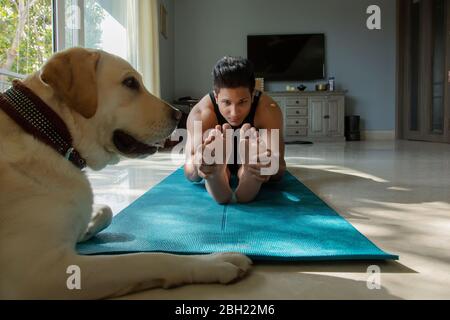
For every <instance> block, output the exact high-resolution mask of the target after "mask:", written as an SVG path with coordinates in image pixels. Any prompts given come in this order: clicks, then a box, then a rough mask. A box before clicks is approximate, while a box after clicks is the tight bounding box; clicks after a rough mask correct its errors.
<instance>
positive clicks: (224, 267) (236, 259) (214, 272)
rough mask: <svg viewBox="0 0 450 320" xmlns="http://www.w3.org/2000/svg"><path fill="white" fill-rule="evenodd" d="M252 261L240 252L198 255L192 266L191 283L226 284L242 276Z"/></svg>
mask: <svg viewBox="0 0 450 320" xmlns="http://www.w3.org/2000/svg"><path fill="white" fill-rule="evenodd" d="M251 264H252V261H251V260H250V259H249V258H248V257H247V256H245V255H243V254H240V253H214V254H210V255H205V256H200V259H199V261H198V263H196V264H195V265H194V266H193V270H192V274H191V275H192V282H193V283H222V284H227V283H231V282H233V281H236V280H239V279H241V278H242V277H244V276H245V275H246V274H247V272H248V271H249V270H250V267H251Z"/></svg>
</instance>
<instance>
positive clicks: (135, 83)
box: [122, 77, 140, 90]
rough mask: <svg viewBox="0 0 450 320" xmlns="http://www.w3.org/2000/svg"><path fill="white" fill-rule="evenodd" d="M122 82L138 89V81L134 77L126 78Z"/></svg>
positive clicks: (126, 85)
mask: <svg viewBox="0 0 450 320" xmlns="http://www.w3.org/2000/svg"><path fill="white" fill-rule="evenodd" d="M122 84H123V85H124V86H125V87H127V88H130V89H132V90H139V88H140V84H139V81H137V79H136V78H135V77H129V78H126V79H125V80H123V82H122Z"/></svg>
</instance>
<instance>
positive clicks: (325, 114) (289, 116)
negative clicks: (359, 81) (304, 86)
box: [267, 91, 345, 142]
mask: <svg viewBox="0 0 450 320" xmlns="http://www.w3.org/2000/svg"><path fill="white" fill-rule="evenodd" d="M267 94H268V95H269V96H271V97H272V98H273V99H274V100H275V101H276V102H277V103H278V105H279V106H280V108H281V110H282V112H283V122H284V127H283V131H284V139H285V141H286V142H295V141H345V137H344V121H345V92H342V91H334V92H328V91H325V92H317V91H313V92H308V91H306V92H267Z"/></svg>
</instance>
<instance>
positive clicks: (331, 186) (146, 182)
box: [89, 141, 450, 299]
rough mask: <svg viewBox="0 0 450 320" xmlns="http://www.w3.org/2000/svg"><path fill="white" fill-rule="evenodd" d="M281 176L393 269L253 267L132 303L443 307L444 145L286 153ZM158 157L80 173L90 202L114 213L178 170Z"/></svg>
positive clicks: (447, 148)
mask: <svg viewBox="0 0 450 320" xmlns="http://www.w3.org/2000/svg"><path fill="white" fill-rule="evenodd" d="M286 160H287V163H288V169H289V171H290V172H291V173H293V174H294V175H295V176H296V177H298V178H299V179H300V180H301V181H302V182H303V183H304V184H306V185H307V186H308V187H309V188H310V189H312V190H313V191H314V192H315V193H316V194H317V195H318V196H320V197H321V198H322V199H323V200H324V201H325V202H327V203H328V204H329V205H330V206H331V207H333V208H334V209H335V210H336V211H337V212H338V213H340V214H341V215H342V216H344V217H345V218H346V219H348V221H350V222H351V223H352V224H353V225H354V226H355V227H356V228H357V229H358V230H359V231H361V232H362V233H363V234H364V235H366V236H367V237H368V238H369V239H370V240H372V241H373V242H375V244H377V245H378V246H379V247H381V248H382V249H384V250H386V251H388V252H391V253H396V254H399V255H400V260H399V261H398V262H384V263H378V265H379V267H380V268H381V285H382V288H381V289H380V290H376V289H375V290H369V289H368V288H367V283H366V280H367V279H368V274H367V273H366V271H367V267H368V266H370V265H371V263H370V262H321V263H313V262H308V263H257V264H256V265H255V266H254V267H253V269H252V272H251V274H250V275H249V276H248V277H247V278H245V279H244V280H242V281H240V282H238V283H236V284H233V285H228V286H222V285H190V286H185V287H180V288H176V289H171V290H163V289H155V290H149V291H146V292H141V293H137V294H133V295H130V296H128V297H126V298H136V299H380V298H381V299H416V298H419V299H421V298H424V299H430V298H434V299H440V298H444V299H450V145H446V144H435V143H423V142H410V141H383V142H352V143H338V144H329V143H318V144H314V145H289V146H287V156H286ZM182 163H183V157H182V156H181V155H174V156H172V155H171V154H170V153H159V154H156V155H154V156H152V157H150V158H148V159H146V160H125V161H123V162H121V163H120V164H119V165H117V166H114V167H108V168H107V169H105V170H103V171H101V172H95V173H94V172H89V176H90V179H91V181H92V185H93V187H94V190H95V195H96V202H97V203H106V204H109V205H110V206H111V207H112V208H113V211H114V212H115V213H118V212H119V211H120V210H121V209H123V208H124V207H125V206H127V205H128V204H129V203H130V202H132V201H133V200H135V199H136V198H137V197H139V196H140V195H141V194H143V193H144V192H145V191H147V190H148V189H149V188H151V187H152V186H153V185H155V184H156V183H158V182H159V181H161V180H162V179H164V177H166V176H167V175H168V174H170V173H171V172H172V171H173V170H175V169H176V168H177V167H179V166H180V165H182Z"/></svg>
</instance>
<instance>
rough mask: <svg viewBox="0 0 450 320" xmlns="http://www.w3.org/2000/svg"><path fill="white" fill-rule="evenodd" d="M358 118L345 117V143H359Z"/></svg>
mask: <svg viewBox="0 0 450 320" xmlns="http://www.w3.org/2000/svg"><path fill="white" fill-rule="evenodd" d="M359 121H360V117H359V116H346V117H345V138H346V140H347V141H360V140H361V133H360V129H359Z"/></svg>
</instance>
